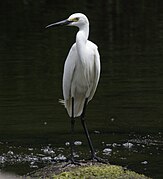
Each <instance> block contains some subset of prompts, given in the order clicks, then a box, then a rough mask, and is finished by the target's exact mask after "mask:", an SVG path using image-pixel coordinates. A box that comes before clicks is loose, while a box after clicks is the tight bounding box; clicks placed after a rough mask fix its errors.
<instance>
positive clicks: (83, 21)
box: [46, 13, 89, 28]
mask: <svg viewBox="0 0 163 179" xmlns="http://www.w3.org/2000/svg"><path fill="white" fill-rule="evenodd" d="M61 25H68V26H76V27H79V28H80V27H81V26H84V25H89V21H88V18H87V17H86V16H85V15H84V14H82V13H75V14H72V15H71V16H69V18H68V19H65V20H62V21H59V22H56V23H53V24H50V25H48V26H46V28H49V27H52V26H61Z"/></svg>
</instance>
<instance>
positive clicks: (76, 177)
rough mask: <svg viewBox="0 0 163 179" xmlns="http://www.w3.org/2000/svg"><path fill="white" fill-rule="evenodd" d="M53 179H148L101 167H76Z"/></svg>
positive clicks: (110, 166) (120, 170)
mask: <svg viewBox="0 0 163 179" xmlns="http://www.w3.org/2000/svg"><path fill="white" fill-rule="evenodd" d="M52 178H53V179H69V178H71V179H99V178H100V179H149V178H148V177H146V176H144V175H141V174H137V173H135V172H133V171H129V170H124V169H123V168H122V167H120V166H115V165H101V166H95V165H94V166H86V167H77V168H75V169H72V171H65V172H62V173H60V174H59V175H54V176H53V177H52Z"/></svg>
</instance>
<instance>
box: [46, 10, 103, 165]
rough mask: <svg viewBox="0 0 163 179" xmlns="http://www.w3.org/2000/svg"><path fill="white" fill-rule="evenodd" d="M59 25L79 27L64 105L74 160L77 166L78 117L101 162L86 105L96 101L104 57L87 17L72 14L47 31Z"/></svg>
mask: <svg viewBox="0 0 163 179" xmlns="http://www.w3.org/2000/svg"><path fill="white" fill-rule="evenodd" d="M59 25H68V26H76V27H78V28H79V31H78V32H77V34H76V43H74V44H73V45H72V47H71V49H70V51H69V54H68V56H67V59H66V61H65V65H64V73H63V96H64V100H63V101H62V102H63V104H64V105H65V108H66V109H67V112H68V114H69V116H70V117H71V133H72V142H71V161H72V162H73V163H75V160H74V155H73V153H74V149H73V145H74V140H73V134H74V124H75V117H78V116H80V117H81V122H82V125H83V128H84V131H85V134H86V137H87V139H88V143H89V147H90V150H91V154H92V159H95V160H97V161H101V160H100V158H99V157H97V156H96V154H95V150H94V148H93V145H92V142H91V139H90V136H89V133H88V130H87V127H86V124H85V118H84V117H85V110H86V105H87V103H88V102H89V101H90V100H91V99H92V98H93V96H94V94H95V91H96V88H97V85H98V82H99V78H100V55H99V52H98V47H97V46H96V45H95V44H94V43H93V42H91V41H89V40H88V36H89V21H88V18H87V17H86V16H85V15H84V14H82V13H75V14H72V15H71V16H70V17H69V18H68V19H66V20H63V21H60V22H57V23H53V24H50V25H48V26H46V28H49V27H52V26H59Z"/></svg>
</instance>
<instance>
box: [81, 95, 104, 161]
mask: <svg viewBox="0 0 163 179" xmlns="http://www.w3.org/2000/svg"><path fill="white" fill-rule="evenodd" d="M87 102H88V98H86V99H85V103H84V107H83V112H82V114H81V123H82V126H83V128H84V132H85V134H86V137H87V140H88V144H89V147H90V150H91V155H92V156H91V157H92V160H94V161H97V162H101V163H107V162H105V161H104V160H103V159H101V158H99V157H97V156H96V154H95V150H94V147H93V145H92V141H91V138H90V135H89V132H88V129H87V126H86V122H85V112H86V105H87Z"/></svg>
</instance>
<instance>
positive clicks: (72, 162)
mask: <svg viewBox="0 0 163 179" xmlns="http://www.w3.org/2000/svg"><path fill="white" fill-rule="evenodd" d="M68 165H79V166H80V165H81V163H80V162H78V161H76V160H75V159H74V158H71V159H69V160H68V161H67V163H66V164H65V165H64V166H63V168H64V167H67V166H68Z"/></svg>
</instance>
